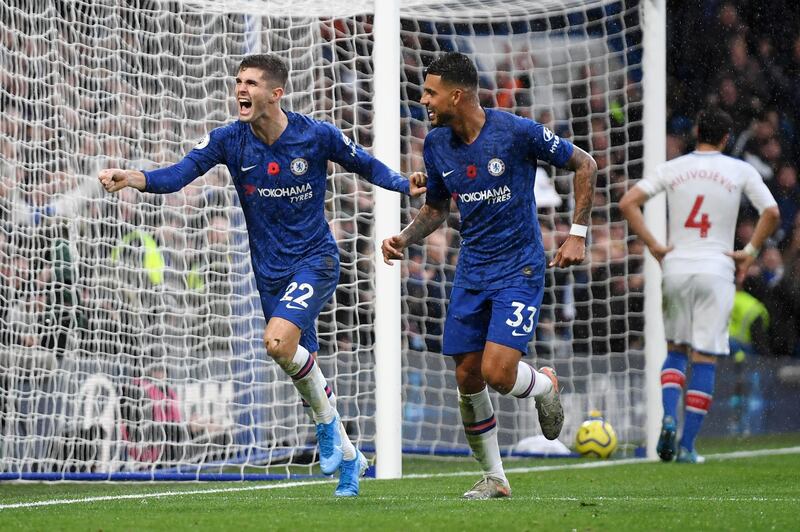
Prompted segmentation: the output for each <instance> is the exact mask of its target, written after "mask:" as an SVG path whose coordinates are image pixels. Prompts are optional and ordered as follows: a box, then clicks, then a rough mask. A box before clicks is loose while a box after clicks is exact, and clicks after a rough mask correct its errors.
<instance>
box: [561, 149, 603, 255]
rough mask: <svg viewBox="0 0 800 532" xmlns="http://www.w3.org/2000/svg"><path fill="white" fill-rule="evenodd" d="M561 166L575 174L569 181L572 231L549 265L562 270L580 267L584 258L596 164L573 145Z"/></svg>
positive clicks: (590, 157)
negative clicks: (566, 159) (571, 189)
mask: <svg viewBox="0 0 800 532" xmlns="http://www.w3.org/2000/svg"><path fill="white" fill-rule="evenodd" d="M564 167H565V168H566V169H568V170H572V171H573V172H575V177H574V178H573V184H574V186H573V188H574V191H575V192H574V194H575V212H574V213H573V215H572V229H570V233H569V236H567V239H566V240H565V241H564V243H563V244H562V245H561V247H560V248H559V249H558V252H557V253H556V256H555V257H553V260H552V261H550V264H549V265H550V266H559V267H562V268H563V267H567V266H571V265H573V264H580V263H581V262H583V260H584V259H585V258H586V231H588V226H589V220H590V216H591V214H592V200H593V198H594V183H595V178H596V177H597V163H596V162H595V161H594V159H593V158H592V156H591V155H589V154H588V153H586V152H585V151H583V150H582V149H580V148H579V147H577V146H575V147H574V149H573V151H572V156H571V157H570V158H569V160H568V161H567V164H566V165H565V166H564Z"/></svg>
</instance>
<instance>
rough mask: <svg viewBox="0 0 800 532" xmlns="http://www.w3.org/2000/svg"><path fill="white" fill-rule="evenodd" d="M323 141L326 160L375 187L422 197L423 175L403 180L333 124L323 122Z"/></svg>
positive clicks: (418, 174)
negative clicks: (326, 148)
mask: <svg viewBox="0 0 800 532" xmlns="http://www.w3.org/2000/svg"><path fill="white" fill-rule="evenodd" d="M321 125H322V127H323V128H324V130H323V131H324V134H323V136H324V138H326V140H327V143H328V158H329V159H330V160H331V161H334V162H336V163H339V164H341V165H342V166H343V167H345V168H346V169H347V170H348V171H350V172H353V173H356V174H358V175H360V176H361V177H363V178H364V179H366V180H367V181H369V182H370V183H372V184H374V185H378V186H379V187H381V188H385V189H387V190H393V191H395V192H399V193H401V194H406V195H407V196H411V197H412V198H413V197H417V196H420V195H422V194H424V193H425V174H424V173H422V172H415V173H413V174H411V176H410V177H409V178H408V179H406V178H405V177H403V176H402V175H400V174H399V173H397V172H395V171H394V170H392V169H391V168H389V167H388V166H386V165H385V164H383V163H382V162H381V161H380V160H378V159H376V158H375V157H373V156H372V155H371V154H369V153H367V151H366V150H364V149H363V148H362V147H361V146H359V145H358V144H356V143H355V142H353V141H352V140H351V139H350V138H349V137H348V136H347V135H345V134H344V133H342V132H341V131H340V130H339V129H338V128H337V127H336V126H334V125H333V124H328V123H327V122H323V123H322V124H321Z"/></svg>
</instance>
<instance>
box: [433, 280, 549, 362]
mask: <svg viewBox="0 0 800 532" xmlns="http://www.w3.org/2000/svg"><path fill="white" fill-rule="evenodd" d="M543 296H544V286H543V285H534V284H531V285H524V286H509V287H506V288H498V289H495V290H470V289H466V288H459V287H457V286H456V287H453V292H452V293H451V294H450V305H449V306H448V308H447V320H446V321H445V323H444V345H443V347H442V354H444V355H447V356H453V355H461V354H463V353H472V352H475V351H483V349H484V346H485V345H486V342H487V341H490V342H494V343H497V344H500V345H504V346H506V347H511V348H513V349H516V350H518V351H522V354H523V355H526V354H527V353H528V342H530V341H531V340H532V339H533V334H534V331H535V330H536V323H537V322H538V321H539V307H540V306H541V305H542V297H543Z"/></svg>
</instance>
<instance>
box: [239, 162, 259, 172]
mask: <svg viewBox="0 0 800 532" xmlns="http://www.w3.org/2000/svg"><path fill="white" fill-rule="evenodd" d="M256 166H258V165H257V164H254V165H253V166H242V172H249V171H250V170H252V169H253V168H255V167H256Z"/></svg>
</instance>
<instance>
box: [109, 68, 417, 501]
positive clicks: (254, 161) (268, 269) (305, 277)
mask: <svg viewBox="0 0 800 532" xmlns="http://www.w3.org/2000/svg"><path fill="white" fill-rule="evenodd" d="M288 77H289V72H288V69H287V67H286V65H285V64H284V62H283V61H282V60H281V59H280V58H278V57H277V56H275V55H268V54H256V55H250V56H247V57H245V58H244V59H243V60H242V62H241V64H240V65H239V71H238V74H237V77H236V99H237V103H238V108H239V120H237V121H236V122H233V123H230V124H228V125H225V126H222V127H219V128H217V129H214V130H213V131H211V133H210V134H208V135H207V136H206V137H205V138H204V139H203V140H201V141H200V143H199V144H197V146H195V147H194V149H193V150H192V151H190V152H189V153H188V154H187V155H186V157H185V158H184V159H183V160H181V161H180V162H178V163H177V164H174V165H172V166H169V167H166V168H162V169H158V170H154V171H149V172H140V171H136V170H122V169H107V170H103V171H101V172H100V175H99V178H100V182H101V183H102V184H103V186H104V187H105V189H106V191H108V192H116V191H118V190H120V189H122V188H125V187H133V188H136V189H138V190H142V191H145V192H154V193H160V194H167V193H170V192H175V191H177V190H180V189H181V188H183V187H184V186H186V185H187V184H189V183H191V182H192V181H193V180H194V179H196V178H197V177H199V176H201V175H203V174H204V173H206V172H208V171H209V170H210V169H211V168H213V167H214V166H216V165H218V164H224V165H226V166H227V167H228V170H229V171H230V174H231V178H232V180H233V183H234V185H235V186H236V191H237V193H238V195H239V199H240V202H241V205H242V210H243V212H244V215H245V220H246V222H247V228H248V236H249V240H250V255H251V260H252V264H253V272H254V273H255V277H256V285H257V287H258V291H259V294H260V296H261V305H262V308H263V310H264V317H265V318H266V319H267V327H266V329H265V331H264V344H265V346H266V349H267V353H268V354H269V356H270V357H272V359H273V360H275V362H277V363H278V365H279V366H280V367H281V368H282V369H283V371H284V372H285V373H286V374H287V375H288V376H289V377H291V379H292V382H293V384H294V386H295V388H296V389H297V391H298V392H299V393H300V396H301V397H302V399H303V401H304V403H306V404H308V405H309V406H310V409H311V412H312V416H313V418H314V421H315V423H316V426H317V439H318V442H319V447H320V467H321V469H322V471H323V473H325V474H327V475H330V474H333V473H335V472H336V471H337V470H338V471H339V484H338V486H337V488H336V491H335V494H336V495H337V496H343V497H347V496H356V495H358V492H359V477H360V476H361V475H362V474H363V473H364V472H365V471H366V468H367V461H366V459H365V458H364V456H363V455H362V454H361V452H360V451H359V450H358V449H356V448H355V447H354V446H353V444H352V443H351V442H350V440H349V438H348V437H347V434H346V433H345V430H344V426H343V425H342V423H341V420H340V418H339V414H338V412H337V410H336V407H335V397H334V396H333V394H332V392H331V389H330V387H329V386H328V384H327V382H326V380H325V377H324V376H323V375H322V372H321V371H320V369H319V366H318V365H317V363H316V361H315V355H316V351H317V350H318V349H319V343H318V341H317V334H316V326H315V321H316V318H317V316H318V315H319V313H320V311H321V310H322V308H323V306H324V305H325V303H326V302H327V301H328V299H330V297H331V295H333V293H334V291H335V290H336V284H337V282H338V280H339V249H338V247H337V245H336V242H335V241H334V239H333V236H332V234H331V231H330V228H329V227H328V222H327V220H326V218H325V210H324V202H325V188H326V186H325V185H326V180H327V166H328V161H329V160H330V161H334V162H337V163H339V164H341V165H342V166H343V167H344V168H346V169H347V170H348V171H351V172H354V173H356V174H359V175H361V176H362V177H365V178H366V179H367V180H369V181H370V182H372V183H374V184H376V185H378V186H380V187H383V188H386V189H389V190H394V191H397V192H401V193H404V194H409V195H411V196H417V195H420V194H422V193H424V192H425V187H424V183H425V175H424V174H423V173H415V174H412V175H411V177H410V179H406V178H404V177H403V176H401V175H399V174H398V173H396V172H393V171H392V170H390V169H389V168H388V167H386V165H384V164H383V163H381V162H380V161H378V160H377V159H375V158H374V157H372V156H371V155H369V154H368V153H367V152H366V151H364V150H363V149H362V148H361V147H360V146H358V145H357V144H355V143H354V142H353V141H352V140H350V139H349V138H348V137H346V136H345V135H344V134H343V133H342V132H341V131H339V130H338V129H337V128H336V127H335V126H333V125H331V124H328V123H325V122H319V121H317V120H313V119H311V118H309V117H307V116H304V115H301V114H297V113H292V112H289V111H284V110H283V109H282V108H281V106H280V102H281V98H282V97H283V95H284V87H285V85H286V82H287V80H288Z"/></svg>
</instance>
